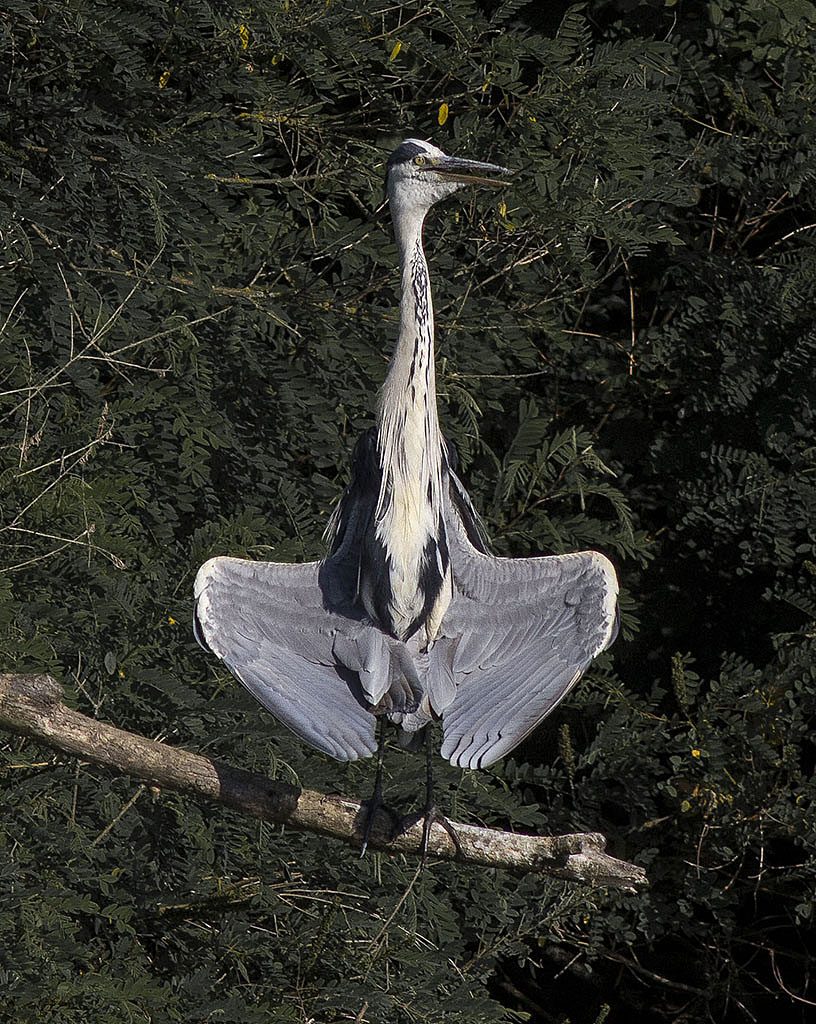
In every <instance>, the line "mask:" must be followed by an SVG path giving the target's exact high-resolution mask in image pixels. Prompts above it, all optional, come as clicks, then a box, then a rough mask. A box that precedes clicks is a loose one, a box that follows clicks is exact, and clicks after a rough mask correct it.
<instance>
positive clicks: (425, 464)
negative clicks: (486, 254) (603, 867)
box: [195, 138, 618, 768]
mask: <svg viewBox="0 0 816 1024" xmlns="http://www.w3.org/2000/svg"><path fill="white" fill-rule="evenodd" d="M506 173H507V172H506V170H505V168H502V167H498V166H496V165H495V164H489V163H482V162H478V161H472V160H462V159H458V158H456V157H451V156H447V155H446V154H445V153H443V152H442V151H441V150H440V149H437V148H436V147H435V146H432V145H431V144H430V143H428V142H424V141H422V140H419V139H413V138H411V139H406V140H405V141H404V142H403V143H402V144H401V145H400V146H399V147H398V148H397V149H396V150H395V151H394V153H392V155H391V157H390V159H389V161H388V172H387V187H388V199H389V203H390V208H391V214H392V219H393V223H394V231H395V235H396V241H397V246H398V249H399V260H400V270H401V281H402V291H401V300H400V310H399V334H398V337H397V341H396V346H395V348H394V352H393V356H392V358H391V362H390V365H389V369H388V373H387V375H386V378H385V383H384V385H383V388H382V390H381V392H380V395H379V400H378V404H377V411H376V421H375V422H376V425H375V426H374V427H373V428H371V429H370V430H369V431H368V432H366V433H365V434H364V435H363V436H362V437H361V438H360V440H359V442H358V443H357V446H356V449H355V452H354V456H353V464H352V472H351V480H350V483H349V485H348V487H347V489H346V491H345V493H344V494H343V496H342V498H341V500H340V503H339V505H338V507H337V509H336V512H335V514H334V516H333V518H332V521H331V524H330V545H329V552H328V555H327V557H326V558H325V559H324V560H322V561H320V562H309V563H306V564H284V563H277V562H261V561H247V560H244V559H239V558H229V557H217V558H212V559H210V560H209V561H208V562H206V563H205V564H204V565H203V566H202V567H201V568H200V570H199V572H198V575H197V577H196V581H195V600H196V606H195V632H196V637H197V638H198V640H199V642H200V643H201V644H202V646H204V647H205V648H206V649H208V650H210V651H211V652H212V653H213V654H215V655H216V656H217V657H219V658H220V659H221V660H222V661H223V662H224V664H225V665H226V666H227V667H228V668H229V670H230V671H231V672H232V673H233V675H234V676H236V677H237V678H238V679H239V680H240V681H241V682H242V683H243V685H244V686H245V687H246V688H247V689H248V690H249V691H250V693H252V695H253V696H254V697H255V698H256V699H257V700H258V701H260V703H261V704H262V705H263V706H264V707H265V708H267V709H268V710H269V711H271V712H272V714H273V715H274V716H275V717H276V718H277V719H279V720H280V721H281V722H282V723H283V724H284V725H286V726H288V727H289V728H290V729H291V730H292V731H293V732H295V733H296V734H297V735H298V736H299V737H300V738H301V739H302V740H304V741H305V742H306V743H308V744H311V745H312V746H313V747H316V748H317V749H318V750H321V751H323V752H324V753H325V754H328V755H330V756H331V757H334V758H337V759H338V760H339V761H351V760H354V759H356V758H360V757H368V756H369V755H371V754H373V753H375V751H376V750H377V742H376V738H375V733H376V729H375V725H376V723H377V721H378V719H382V718H383V717H384V718H386V719H388V720H390V721H391V722H392V723H394V724H395V725H397V726H398V727H399V728H400V729H401V730H403V732H404V733H406V734H417V733H419V732H420V731H421V730H423V729H424V727H425V726H426V725H428V724H429V723H430V722H431V721H432V720H441V723H442V733H443V741H442V748H441V753H442V756H443V757H445V758H447V759H448V760H449V761H450V762H451V763H452V764H454V765H458V766H460V767H462V768H482V767H485V766H487V765H490V764H492V763H493V762H495V761H497V760H498V759H499V758H501V757H503V756H504V755H506V754H508V753H509V752H510V751H511V750H512V749H513V748H514V747H516V746H517V745H518V744H519V743H520V742H521V741H522V740H523V739H524V738H525V737H526V736H527V735H528V734H529V733H531V732H532V730H533V729H535V728H536V726H537V725H539V723H540V722H541V721H542V720H543V719H544V718H545V716H546V715H548V714H549V713H550V712H551V711H552V710H553V708H554V707H555V706H556V705H557V704H558V703H559V701H561V700H562V699H563V698H564V697H565V696H566V694H567V693H568V692H569V691H570V689H571V688H572V686H573V685H574V684H575V683H576V682H577V681H578V679H579V678H580V677H581V675H582V673H583V672H584V671H585V670H586V668H587V667H588V665H589V664H590V662H591V661H592V659H593V658H594V657H595V656H596V655H597V654H599V653H600V652H601V651H603V650H604V649H605V648H606V647H608V646H609V645H610V644H611V643H612V641H613V639H614V637H615V634H616V631H617V592H618V586H617V578H616V575H615V571H614V569H613V567H612V564H611V563H610V561H609V560H608V559H607V558H606V557H604V556H603V555H602V554H600V553H598V552H595V551H582V552H576V553H573V554H563V555H550V556H545V557H537V558H523V559H511V558H499V557H494V556H493V555H491V554H489V553H488V551H487V550H486V548H485V545H484V543H483V542H482V540H481V536H480V531H479V529H478V520H477V517H476V514H475V512H474V509H473V506H472V504H471V501H470V498H469V497H468V494H467V492H466V491H465V489H464V487H463V486H462V483H461V482H460V480H459V478H458V476H457V475H456V472H455V465H454V464H453V456H452V450H451V448H450V447H449V446H448V444H447V443H446V441H445V439H444V437H443V435H442V432H441V429H440V425H439V418H438V414H437V403H436V386H435V365H434V318H433V305H432V301H431V287H430V282H429V277H428V266H427V263H426V260H425V255H424V251H423V245H422V232H423V224H424V221H425V217H426V215H427V213H428V211H429V210H430V209H431V207H432V206H433V205H434V204H435V203H436V202H438V201H439V200H442V199H445V198H446V197H448V196H450V195H452V194H453V193H455V192H457V191H458V190H460V189H463V188H466V187H467V186H472V185H484V186H493V185H496V184H501V183H502V181H501V179H502V176H503V175H505V174H506ZM406 738H408V737H406Z"/></svg>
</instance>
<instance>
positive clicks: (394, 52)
mask: <svg viewBox="0 0 816 1024" xmlns="http://www.w3.org/2000/svg"><path fill="white" fill-rule="evenodd" d="M401 49H402V43H401V42H400V41H399V39H398V40H397V41H396V42H395V43H394V49H393V50H392V51H391V56H390V57H389V58H388V59H389V60H396V59H397V57H398V56H399V52H400V50H401Z"/></svg>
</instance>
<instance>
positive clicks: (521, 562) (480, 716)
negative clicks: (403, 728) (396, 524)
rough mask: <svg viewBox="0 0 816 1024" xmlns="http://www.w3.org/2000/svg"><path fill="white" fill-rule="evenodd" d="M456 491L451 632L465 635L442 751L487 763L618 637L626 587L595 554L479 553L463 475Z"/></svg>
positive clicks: (455, 759)
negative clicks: (619, 605)
mask: <svg viewBox="0 0 816 1024" xmlns="http://www.w3.org/2000/svg"><path fill="white" fill-rule="evenodd" d="M451 487H452V501H453V506H452V507H450V509H449V514H448V515H447V517H446V518H447V523H448V532H449V544H450V552H451V566H452V569H453V580H454V596H453V600H452V602H451V605H450V608H449V609H448V612H447V614H446V616H445V618H444V620H443V623H442V633H443V635H444V636H446V637H449V638H451V639H452V640H456V638H459V639H458V643H457V645H456V651H455V654H454V658H453V676H454V680H455V684H456V696H455V698H454V700H453V702H452V703H451V704H450V706H449V707H448V708H447V709H446V710H445V712H444V713H443V717H442V724H443V732H444V739H443V743H442V756H443V757H446V758H447V759H448V760H449V761H450V762H451V763H452V764H455V765H458V766H459V767H461V768H481V767H485V766H487V765H489V764H492V763H493V762H494V761H497V760H498V759H499V758H500V757H503V756H504V755H505V754H507V753H509V752H510V751H511V750H512V749H513V748H514V747H515V746H516V745H517V744H518V743H520V742H521V741H522V740H523V739H524V738H525V736H527V735H528V734H529V733H530V732H532V730H533V729H535V727H536V726H537V725H538V724H539V723H540V722H541V721H542V720H543V719H544V718H545V717H546V716H547V715H548V714H549V713H550V712H551V711H552V710H553V708H554V707H555V706H556V705H557V704H558V703H559V701H561V700H562V699H563V698H564V697H565V696H566V694H567V693H568V692H569V690H570V689H571V687H572V686H573V685H574V684H575V683H576V682H577V681H578V679H579V678H580V677H581V675H582V674H583V672H584V671H585V670H586V668H587V666H588V665H589V663H590V662H591V661H592V659H593V658H594V657H595V656H596V655H597V654H599V653H600V652H601V651H603V650H604V649H605V648H607V647H608V646H609V645H610V644H611V643H612V641H613V640H614V638H615V635H616V633H617V593H618V584H617V577H616V575H615V570H614V568H613V567H612V564H611V562H610V561H609V560H608V559H607V558H605V557H604V556H603V555H601V554H599V553H598V552H595V551H582V552H578V553H576V554H569V555H552V556H548V557H545V558H495V557H493V556H492V555H489V554H486V553H485V552H483V551H479V550H477V548H476V547H474V545H473V544H472V543H471V541H470V539H469V536H471V535H472V531H471V530H469V529H468V528H467V516H468V506H469V502H468V504H467V506H466V505H465V504H463V502H464V501H466V500H467V495H466V494H465V492H464V489H463V488H462V486H461V484H460V483H459V481H458V480H456V478H455V477H453V476H452V479H451Z"/></svg>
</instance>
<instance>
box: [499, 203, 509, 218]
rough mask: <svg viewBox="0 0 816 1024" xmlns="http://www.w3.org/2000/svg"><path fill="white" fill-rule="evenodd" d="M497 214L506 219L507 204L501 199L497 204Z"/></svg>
mask: <svg viewBox="0 0 816 1024" xmlns="http://www.w3.org/2000/svg"><path fill="white" fill-rule="evenodd" d="M499 214H500V216H502V217H506V216H507V203H506V202H505V201H504V200H503V199H502V201H501V202H500V203H499Z"/></svg>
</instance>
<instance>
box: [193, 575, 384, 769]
mask: <svg viewBox="0 0 816 1024" xmlns="http://www.w3.org/2000/svg"><path fill="white" fill-rule="evenodd" d="M349 587H351V589H352V590H353V586H351V584H349ZM349 587H346V588H345V590H344V587H343V565H342V564H341V563H335V564H331V560H330V561H329V562H327V563H324V564H321V563H318V562H309V563H306V564H303V565H286V564H282V563H277V562H252V561H246V560H243V559H239V558H213V559H210V561H209V562H206V563H205V564H204V565H203V566H202V567H201V569H200V570H199V572H198V576H197V577H196V583H195V596H196V635H197V636H198V637H199V639H200V640H203V641H204V643H205V644H206V646H207V647H208V648H209V649H210V650H211V651H212V652H213V653H214V654H216V655H217V656H218V657H219V658H221V660H222V661H223V662H224V664H225V665H226V666H227V668H229V670H230V671H231V672H232V673H233V674H234V675H235V676H236V677H237V678H238V679H239V680H240V681H241V682H242V683H243V684H244V686H245V687H246V688H247V689H248V690H249V692H250V693H251V694H252V695H253V696H254V697H255V698H256V699H257V700H258V701H260V703H261V704H263V706H264V707H265V708H267V709H268V710H269V711H271V712H272V714H273V715H275V717H276V718H278V719H279V720H280V721H281V722H282V723H283V724H284V725H286V726H287V727H288V728H290V729H291V730H292V731H293V732H295V733H297V735H298V736H300V737H301V738H302V739H303V740H305V741H306V742H307V743H309V744H311V745H312V746H314V747H316V748H317V749H318V750H322V751H323V752H324V753H326V754H329V755H330V756H331V757H335V758H337V759H338V760H341V761H350V760H354V759H356V758H358V757H367V756H368V755H370V754H372V753H373V752H374V750H375V749H376V744H375V740H374V716H373V715H372V714H371V712H370V710H368V707H367V704H366V700H365V695H364V694H363V690H362V686H361V684H360V680H359V675H358V674H357V672H356V671H355V670H354V666H351V667H350V666H348V664H347V663H346V661H344V659H343V657H342V654H340V655H339V654H338V651H339V650H342V649H343V648H344V647H345V648H346V649H348V648H349V646H350V645H354V644H356V643H357V642H358V641H361V642H362V641H363V634H364V633H366V631H368V632H372V633H373V632H374V631H373V630H372V629H371V627H370V626H368V625H367V624H366V623H365V622H364V621H363V620H362V618H361V616H360V615H359V614H358V613H356V612H355V611H354V610H353V608H351V607H350V605H349V606H348V607H344V606H343V605H342V600H343V594H344V593H346V592H347V591H348V589H349ZM327 594H332V595H334V597H332V598H331V599H329V598H327ZM331 601H339V602H341V603H340V605H339V607H338V608H335V607H333V606H332V604H331ZM362 647H363V649H366V645H365V643H364V642H362Z"/></svg>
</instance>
